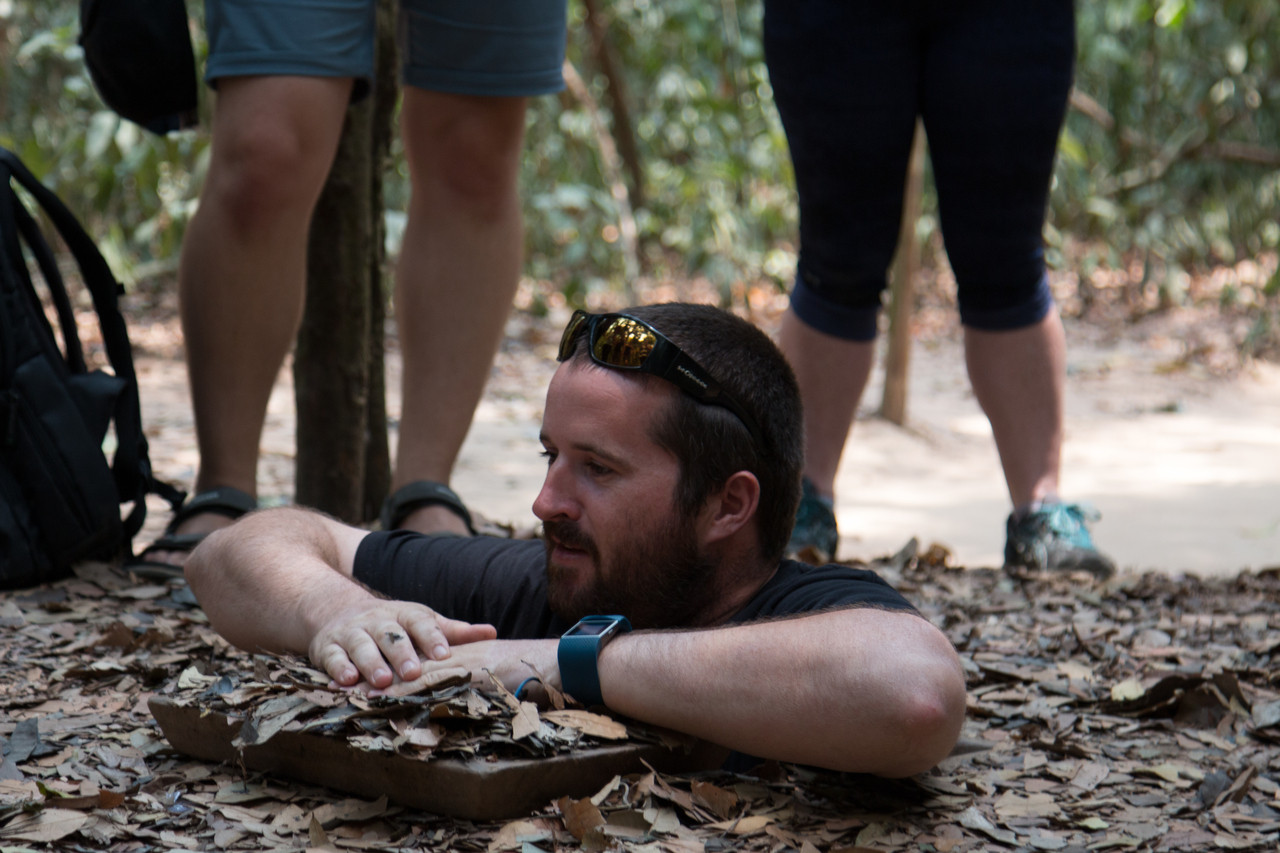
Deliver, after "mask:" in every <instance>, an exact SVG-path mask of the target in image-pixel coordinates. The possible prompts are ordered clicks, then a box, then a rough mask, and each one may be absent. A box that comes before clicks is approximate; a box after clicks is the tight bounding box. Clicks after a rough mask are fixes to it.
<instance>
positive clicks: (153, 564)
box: [125, 486, 258, 578]
mask: <svg viewBox="0 0 1280 853" xmlns="http://www.w3.org/2000/svg"><path fill="white" fill-rule="evenodd" d="M257 508H258V502H257V501H256V500H255V499H254V497H253V496H252V495H250V494H248V493H247V492H242V491H240V490H239V489H234V488H232V487H230V486H220V487H219V488H216V489H209V490H208V491H207V492H201V493H200V494H198V495H195V496H194V497H192V498H191V499H190V500H189V501H187V502H186V503H184V504H183V505H182V506H180V507H178V510H177V512H175V513H174V514H173V518H172V519H170V520H169V524H168V525H167V526H166V527H165V529H164V533H163V534H162V535H161V536H160V537H159V538H158V539H156V540H155V541H154V542H152V543H151V544H150V545H148V546H147V547H146V548H143V549H142V551H141V552H140V553H139V554H138V556H136V557H134V558H132V559H130V560H129V561H127V562H126V563H125V568H126V569H128V570H129V571H131V572H133V573H135V574H137V575H140V576H142V577H150V578H180V577H182V566H181V565H178V564H175V563H170V562H166V561H162V560H155V559H151V558H149V557H148V556H147V555H148V554H152V553H155V552H161V551H175V552H181V553H183V554H189V553H190V552H191V551H193V550H195V547H196V546H197V545H199V544H200V543H201V542H203V541H204V538H205V537H206V536H208V535H209V534H207V533H178V532H177V530H178V528H179V527H181V526H182V525H183V524H185V523H186V522H187V521H188V520H190V519H192V518H195V517H196V516H197V515H204V514H205V513H212V514H214V515H223V516H226V517H227V518H230V519H232V520H234V519H237V518H239V517H240V516H242V515H245V514H246V513H250V512H253V511H254V510H255V509H257Z"/></svg>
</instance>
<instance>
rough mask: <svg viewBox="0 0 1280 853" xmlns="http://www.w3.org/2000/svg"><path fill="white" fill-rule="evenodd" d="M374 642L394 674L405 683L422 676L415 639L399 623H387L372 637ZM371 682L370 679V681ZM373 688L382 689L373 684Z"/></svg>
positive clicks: (378, 685) (380, 685)
mask: <svg viewBox="0 0 1280 853" xmlns="http://www.w3.org/2000/svg"><path fill="white" fill-rule="evenodd" d="M373 639H374V641H375V642H376V643H377V644H378V648H379V649H381V651H382V657H383V658H384V659H385V660H386V661H387V663H389V664H390V665H391V666H392V667H393V669H394V670H395V673H396V674H397V675H399V676H400V678H402V679H404V680H405V681H412V680H413V679H415V678H417V677H418V676H420V675H422V663H421V661H420V660H419V659H418V645H415V644H416V643H417V639H416V638H415V637H414V636H412V635H411V633H410V632H409V630H408V629H407V628H404V627H403V626H401V625H400V623H398V622H396V623H389V624H387V625H385V626H384V627H383V628H381V629H380V630H379V631H378V633H377V634H376V635H375V636H374V638H373ZM371 680H372V679H371ZM374 686H375V687H384V686H385V685H382V684H375V685H374Z"/></svg>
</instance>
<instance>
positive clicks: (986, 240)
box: [922, 0, 1112, 574]
mask: <svg viewBox="0 0 1280 853" xmlns="http://www.w3.org/2000/svg"><path fill="white" fill-rule="evenodd" d="M943 14H944V15H945V16H946V19H945V20H944V21H941V22H939V24H938V25H937V27H936V32H935V33H934V37H933V38H932V39H931V45H932V46H931V49H930V51H929V52H928V54H927V56H926V60H925V71H924V77H925V85H924V96H923V106H922V113H923V117H924V123H925V128H926V130H927V132H928V134H929V142H930V150H931V156H932V159H933V164H934V175H935V181H936V184H937V188H938V204H939V214H940V221H941V224H942V233H943V238H944V240H945V242H946V247H947V257H948V259H949V260H950V262H951V266H952V268H953V269H954V271H955V274H956V281H957V283H958V287H959V302H960V317H961V321H962V322H963V323H964V326H965V352H966V363H967V366H968V369H969V376H970V381H971V383H972V385H973V389H974V394H975V396H976V397H977V398H978V402H979V404H980V405H981V406H982V409H983V411H984V412H985V413H986V415H987V418H988V420H989V421H990V422H991V427H992V433H993V435H994V438H995V442H996V448H997V450H998V451H999V454H1000V460H1001V466H1002V468H1003V470H1004V474H1005V480H1006V484H1007V486H1008V489H1009V496H1010V499H1011V501H1012V503H1013V508H1014V509H1013V513H1012V515H1011V516H1010V520H1009V532H1010V542H1011V543H1013V541H1014V539H1015V538H1017V537H1016V536H1015V528H1016V526H1017V524H1018V523H1019V522H1021V521H1022V520H1023V519H1024V518H1030V517H1032V516H1034V515H1035V514H1037V513H1039V512H1040V510H1041V504H1047V505H1052V506H1055V507H1056V506H1059V503H1058V480H1059V476H1060V468H1061V455H1062V435H1063V396H1064V389H1065V384H1066V355H1065V352H1066V345H1065V341H1064V336H1063V331H1062V324H1061V321H1060V320H1059V318H1058V314H1057V311H1056V309H1055V308H1054V305H1053V297H1052V295H1051V294H1050V292H1049V287H1048V280H1047V277H1046V274H1045V264H1044V248H1043V237H1042V234H1041V232H1042V229H1043V225H1044V216H1045V211H1046V208H1047V205H1048V195H1049V185H1050V180H1051V178H1052V173H1053V161H1054V155H1055V153H1056V151H1057V143H1058V135H1059V133H1060V131H1061V128H1062V121H1063V118H1064V116H1065V114H1066V106H1067V95H1068V92H1069V91H1070V88H1071V78H1072V72H1073V67H1074V57H1075V19H1074V7H1073V4H1072V2H1071V0H1053V2H1046V3H1036V4H1024V3H1019V2H1017V0H981V2H978V3H974V4H971V5H967V6H965V7H963V8H962V9H948V10H947V11H946V12H945V13H943ZM1069 509H1070V512H1069V513H1068V512H1065V511H1064V513H1061V514H1060V515H1061V518H1058V517H1057V516H1056V515H1055V516H1054V517H1053V518H1052V519H1049V518H1047V517H1046V524H1045V525H1043V529H1042V530H1041V529H1039V528H1038V529H1037V530H1036V531H1035V534H1034V536H1032V537H1031V538H1034V539H1037V541H1039V542H1040V545H1046V544H1047V545H1048V547H1047V548H1045V547H1040V546H1039V545H1038V546H1037V547H1039V550H1040V552H1041V553H1040V554H1039V556H1037V557H1035V558H1034V559H1032V562H1034V563H1037V564H1038V566H1037V567H1039V568H1045V567H1063V568H1065V567H1077V566H1078V567H1083V568H1088V569H1089V570H1091V571H1097V572H1098V573H1100V574H1105V573H1108V572H1109V571H1111V570H1112V567H1111V566H1110V561H1108V560H1106V558H1105V557H1102V556H1101V555H1099V554H1098V553H1097V552H1096V550H1095V549H1094V548H1093V545H1092V540H1091V539H1090V537H1089V535H1088V533H1087V531H1086V530H1085V528H1084V521H1085V520H1086V516H1085V514H1084V513H1083V512H1082V511H1079V509H1078V508H1069ZM1055 543H1056V544H1055ZM1055 553H1056V554H1057V556H1056V557H1055ZM1020 559H1022V558H1021V557H1018V556H1016V555H1015V556H1011V552H1010V551H1009V550H1008V548H1007V549H1006V562H1013V561H1015V560H1020Z"/></svg>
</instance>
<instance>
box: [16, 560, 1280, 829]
mask: <svg viewBox="0 0 1280 853" xmlns="http://www.w3.org/2000/svg"><path fill="white" fill-rule="evenodd" d="M874 568H876V569H877V570H879V571H881V572H882V573H883V574H885V575H886V577H888V578H889V579H890V580H891V581H893V582H894V583H895V585H897V586H898V587H899V588H900V589H902V590H903V592H904V593H905V594H906V595H907V596H908V597H909V598H911V599H912V600H913V601H915V602H917V603H918V604H919V606H920V607H921V609H922V611H923V612H924V613H925V615H926V616H927V617H928V618H930V619H931V620H932V621H934V622H935V624H938V625H939V626H941V627H942V628H943V629H944V630H945V631H946V632H947V634H948V635H949V636H950V637H951V639H952V641H953V642H954V643H955V644H956V646H957V648H958V649H959V650H960V653H961V657H962V658H963V661H964V664H965V667H966V670H967V673H968V680H969V691H970V714H969V722H968V724H967V727H966V731H965V735H964V739H963V741H962V744H961V750H960V751H959V752H958V754H957V755H956V756H954V757H953V758H951V759H949V760H948V761H947V762H945V763H944V764H943V766H941V767H939V768H937V769H935V770H934V771H932V772H930V773H928V774H925V775H922V776H919V777H916V778H914V779H910V780H903V781H896V782H886V781H885V780H874V779H868V778H863V777H856V776H847V775H839V774H830V773H823V772H817V771H812V770H808V769H805V768H797V767H790V766H776V765H771V766H766V767H763V768H760V769H759V770H758V772H757V773H756V774H755V775H752V776H741V775H732V774H726V773H716V774H702V775H696V776H675V775H669V774H661V773H653V772H650V773H645V774H639V775H634V776H630V777H625V778H618V779H615V780H614V781H613V782H612V783H610V784H609V785H607V786H605V788H604V789H602V790H601V791H600V792H599V793H598V794H596V795H595V796H594V797H591V798H586V799H581V800H573V799H568V798H565V799H561V800H559V801H557V802H554V803H548V804H547V805H546V807H545V808H544V809H542V810H540V811H537V812H536V813H533V814H530V815H528V816H527V817H525V818H522V819H520V820H516V821H510V822H505V823H485V824H476V823H471V822H467V821H461V820H453V819H447V818H441V817H438V816H434V815H430V814H427V813H425V812H420V811H415V810H410V809H405V808H401V807H399V806H396V805H395V804H394V803H389V802H387V801H386V800H375V801H371V802H370V801H366V800H360V799H354V798H350V797H347V796H345V795H343V794H339V793H335V792H333V791H331V790H326V789H322V788H317V787H309V786H306V785H301V784H298V783H296V782H292V781H287V780H281V779H277V778H272V777H268V776H263V775H260V774H254V773H249V774H242V773H241V772H240V771H239V770H238V769H237V768H235V767H232V766H228V765H216V764H210V763H206V762H201V761H195V760H191V759H188V758H185V757H183V756H180V755H176V754H174V753H173V752H172V751H171V750H170V749H169V747H168V745H167V743H166V742H165V741H164V739H163V737H162V736H161V734H160V732H159V730H158V728H157V726H156V724H155V722H154V720H153V719H152V718H151V716H150V714H149V713H148V711H147V706H146V702H147V699H148V698H149V697H150V696H151V695H153V694H157V693H159V694H162V695H170V696H181V695H184V694H189V693H190V692H191V691H195V690H199V691H200V693H201V694H202V695H203V694H204V693H206V692H207V693H208V694H209V697H210V698H209V700H208V701H218V702H224V703H228V705H227V706H228V707H230V703H229V700H228V698H227V697H231V699H232V700H235V701H238V702H240V703H241V705H242V706H243V707H245V708H250V707H252V708H260V707H261V706H263V705H265V704H266V703H267V702H270V701H277V700H281V697H286V698H285V699H284V700H283V701H282V702H281V704H280V705H279V706H278V707H284V706H285V705H289V703H290V702H291V701H295V700H290V699H288V698H287V697H290V696H294V697H302V698H303V701H304V702H305V703H309V704H308V705H307V707H305V708H304V709H303V710H302V711H299V712H298V713H297V714H295V716H294V720H293V723H292V725H303V724H304V722H303V721H302V720H301V719H299V718H303V717H307V715H308V714H310V715H315V716H319V715H320V714H322V713H323V712H322V711H317V710H316V708H317V707H320V706H323V705H324V704H325V703H330V704H331V707H332V708H337V707H346V704H345V703H347V702H349V701H350V702H352V703H353V704H352V706H351V707H356V708H359V705H358V703H359V702H364V701H365V700H349V699H348V698H343V699H342V701H340V702H336V701H333V700H332V699H331V698H326V696H325V694H327V691H325V690H323V688H322V687H321V686H320V685H318V684H316V683H314V682H313V680H312V676H311V675H310V674H309V673H308V671H307V670H306V668H305V667H300V666H298V665H297V664H296V662H291V661H274V660H273V661H268V660H266V659H261V658H258V659H254V658H250V657H249V656H247V655H243V654H241V653H240V652H237V651H235V650H232V649H229V648H228V647H227V646H226V644H225V643H224V642H223V641H222V640H221V639H219V638H218V637H217V636H216V635H214V634H213V632H212V631H211V630H210V629H209V627H208V625H207V624H206V622H205V620H204V617H203V615H202V613H201V612H200V610H199V609H198V608H197V607H196V606H195V603H194V601H193V600H192V599H191V597H190V594H189V593H188V591H187V590H186V588H185V587H183V586H182V585H181V584H178V583H175V584H172V585H169V586H155V585H145V584H139V583H138V582H136V581H135V580H134V579H132V578H129V577H126V576H124V575H122V574H120V573H119V572H118V571H116V570H113V569H111V568H108V567H105V566H91V567H87V568H86V569H85V570H83V571H82V572H81V573H80V575H79V576H78V577H77V578H75V579H71V580H68V581H64V582H61V583H58V584H53V585H50V586H47V587H42V588H39V589H36V590H30V591H25V592H14V593H7V594H4V595H0V627H2V628H3V629H4V630H3V634H2V635H0V678H2V679H3V681H2V684H3V687H0V708H2V709H3V711H2V713H0V736H2V737H3V738H4V759H3V763H0V851H10V850H24V849H36V850H45V849H57V850H67V851H78V850H110V851H144V850H183V849H186V850H236V849H281V850H302V849H312V850H359V849H388V848H399V849H432V850H439V849H454V850H487V851H499V850H520V851H522V853H526V852H527V853H532V851H538V850H547V851H549V850H554V849H585V850H610V849H612V850H619V849H625V850H645V851H704V850H705V851H712V850H722V849H733V850H749V851H783V850H797V851H803V853H812V851H840V853H852V851H859V850H862V851H871V850H913V851H914V850H926V851H929V850H932V851H944V853H945V851H957V852H959V851H974V850H1050V851H1084V850H1126V851H1127V850H1142V851H1146V850H1150V851H1165V850H1188V851H1189V850H1196V851H1200V850H1215V849H1216V850H1257V851H1261V850H1267V851H1273V850H1275V849H1276V848H1277V845H1278V844H1280V748H1278V745H1280V666H1278V665H1277V660H1278V658H1280V571H1278V570H1269V571H1266V572H1261V573H1256V574H1244V575H1241V576H1239V577H1237V578H1234V579H1230V580H1220V581H1219V580H1215V581H1212V582H1210V581H1201V580H1197V579H1194V578H1176V579H1174V578H1168V577H1165V576H1162V575H1157V574H1147V575H1142V576H1122V577H1121V578H1120V579H1118V580H1116V581H1112V582H1110V583H1108V584H1105V585H1098V584H1095V583H1093V582H1092V581H1091V580H1089V579H1088V578H1081V577H1070V578H1034V579H1021V580H1013V579H1009V578H1006V577H1004V576H1003V575H1000V574H999V573H997V572H990V571H985V570H979V571H960V570H955V569H951V568H949V567H947V566H946V553H945V550H944V549H938V548H934V549H930V551H929V552H928V553H926V554H923V555H920V556H917V555H916V554H915V552H914V548H912V549H908V550H905V551H904V552H903V553H902V554H899V555H897V556H896V557H894V558H892V559H890V560H886V561H883V562H880V563H877V564H876V565H875V566H874ZM224 677H225V678H226V680H225V681H223V680H222V679H223V678H224ZM439 689H440V690H442V691H444V693H446V694H447V693H449V691H453V693H452V694H450V695H449V696H448V701H449V702H453V703H454V705H455V707H457V708H461V707H463V706H465V707H466V708H467V714H468V715H470V716H468V717H467V720H468V721H469V722H468V723H467V725H466V726H460V727H455V724H454V723H452V722H450V723H448V724H441V723H440V721H439V720H438V719H437V720H435V721H433V722H434V723H435V724H436V725H437V726H439V728H438V730H436V733H437V734H440V735H445V736H453V737H457V738H459V740H457V741H456V742H457V743H461V744H463V745H464V746H463V747H462V748H463V749H489V748H494V749H499V750H503V749H506V750H510V749H515V750H518V751H520V752H522V753H525V754H527V752H528V750H530V749H531V748H534V749H543V748H549V749H552V750H554V749H563V748H573V745H572V744H571V743H569V742H568V741H567V740H566V741H565V742H563V743H557V742H555V741H557V738H559V737H560V735H554V736H551V737H550V740H551V741H552V742H551V743H550V744H547V743H537V744H535V745H534V746H532V747H531V746H530V744H533V743H534V742H536V741H537V740H538V738H540V737H544V736H545V735H546V732H547V731H550V732H552V733H554V732H556V731H558V730H560V729H561V728H562V727H561V726H560V725H558V724H557V725H555V726H550V727H547V728H546V729H545V730H544V729H543V728H542V727H539V729H538V730H537V731H536V732H534V733H533V734H531V735H526V736H525V737H523V738H519V739H517V738H514V737H512V736H511V735H509V734H507V732H509V731H511V729H510V728H507V729H503V726H504V725H505V726H508V727H510V726H511V725H512V722H511V721H512V720H513V719H514V718H515V717H516V713H515V711H514V710H513V709H512V708H511V705H510V703H509V702H508V701H507V700H506V698H505V697H501V696H499V697H497V698H494V697H491V696H486V697H480V698H482V699H483V702H484V703H485V705H484V708H483V709H482V708H481V707H480V703H478V702H476V696H475V695H474V694H472V692H471V691H470V690H469V689H467V688H463V687H461V686H460V685H453V686H449V685H443V686H440V687H439ZM237 691H239V692H237ZM215 697H216V698H215ZM458 703H461V704H458ZM367 704H368V707H367V708H366V709H364V710H365V711H366V716H365V717H358V718H356V719H369V720H373V721H375V722H374V723H364V724H362V725H371V726H372V727H373V728H375V729H376V731H374V732H371V733H369V735H370V738H374V739H376V738H387V739H389V740H390V741H391V742H392V743H393V744H394V742H395V741H396V739H397V738H402V740H401V741H400V743H399V748H413V749H418V750H425V751H430V750H435V749H440V748H441V746H440V742H439V741H437V742H432V740H431V739H430V738H428V739H426V740H423V739H422V736H421V735H410V734H406V733H407V732H410V730H411V729H413V728H414V727H412V726H406V725H405V724H404V721H405V720H406V719H407V718H409V717H411V716H412V714H413V713H415V711H414V706H413V702H412V701H411V702H408V703H406V702H404V701H403V700H397V701H390V700H388V701H385V702H382V703H379V702H369V703H367ZM518 705H519V703H516V707H518ZM311 706H316V707H311ZM294 707H302V703H297V704H296V705H294V706H291V707H290V708H288V709H286V710H284V711H281V712H279V713H280V714H283V715H287V714H289V713H290V712H291V711H292V709H293V708H294ZM504 707H505V709H506V710H505V711H504V710H503V709H504ZM406 709H409V710H406ZM330 710H331V709H330ZM421 710H422V709H421V708H418V709H417V712H418V713H420V712H421ZM370 712H371V713H370ZM260 716H261V717H262V719H263V721H264V723H267V724H268V725H275V724H276V723H277V722H279V719H278V717H273V716H272V715H270V714H262V715H260ZM545 716H546V715H545V714H544V717H545ZM309 719H310V718H309ZM269 720H274V721H275V722H268V721H269ZM504 720H505V721H506V722H501V721H504ZM396 721H399V723H398V724H397V723H396ZM486 721H487V722H486ZM281 725H284V724H283V723H282V724H281ZM477 725H478V726H480V728H474V727H470V728H469V726H477ZM382 726H386V728H380V727H382ZM486 727H488V728H486ZM427 730H428V731H431V729H430V727H429V725H428V729H427ZM456 732H463V734H461V735H456V734H455V733H456ZM261 733H262V732H261V730H259V734H258V736H261ZM504 738H506V740H504ZM415 739H416V740H415ZM571 739H572V738H570V740H571ZM441 740H447V737H445V738H442V739H441ZM517 741H521V743H517ZM369 744H370V745H376V746H381V744H378V743H377V742H376V741H375V740H370V742H369Z"/></svg>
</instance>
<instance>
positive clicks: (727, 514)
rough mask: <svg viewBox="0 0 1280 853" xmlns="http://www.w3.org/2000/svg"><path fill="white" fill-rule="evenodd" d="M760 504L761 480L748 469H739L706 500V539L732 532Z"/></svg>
mask: <svg viewBox="0 0 1280 853" xmlns="http://www.w3.org/2000/svg"><path fill="white" fill-rule="evenodd" d="M759 507H760V481H759V480H757V479H756V475H755V474H752V473H751V472H750V471H739V472H737V473H736V474H734V475H733V476H731V477H730V478H729V479H728V480H727V481H725V484H724V486H723V487H721V489H720V490H719V491H718V492H716V493H715V494H713V495H712V496H711V497H710V498H709V499H708V501H707V509H708V510H709V513H708V518H707V525H708V527H707V540H708V541H710V542H715V541H720V540H724V539H727V538H729V537H730V536H733V535H734V534H735V533H737V532H738V531H739V530H741V529H742V528H744V527H746V526H747V525H749V524H750V523H751V521H752V520H753V519H754V518H755V517H756V510H757V509H759Z"/></svg>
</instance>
